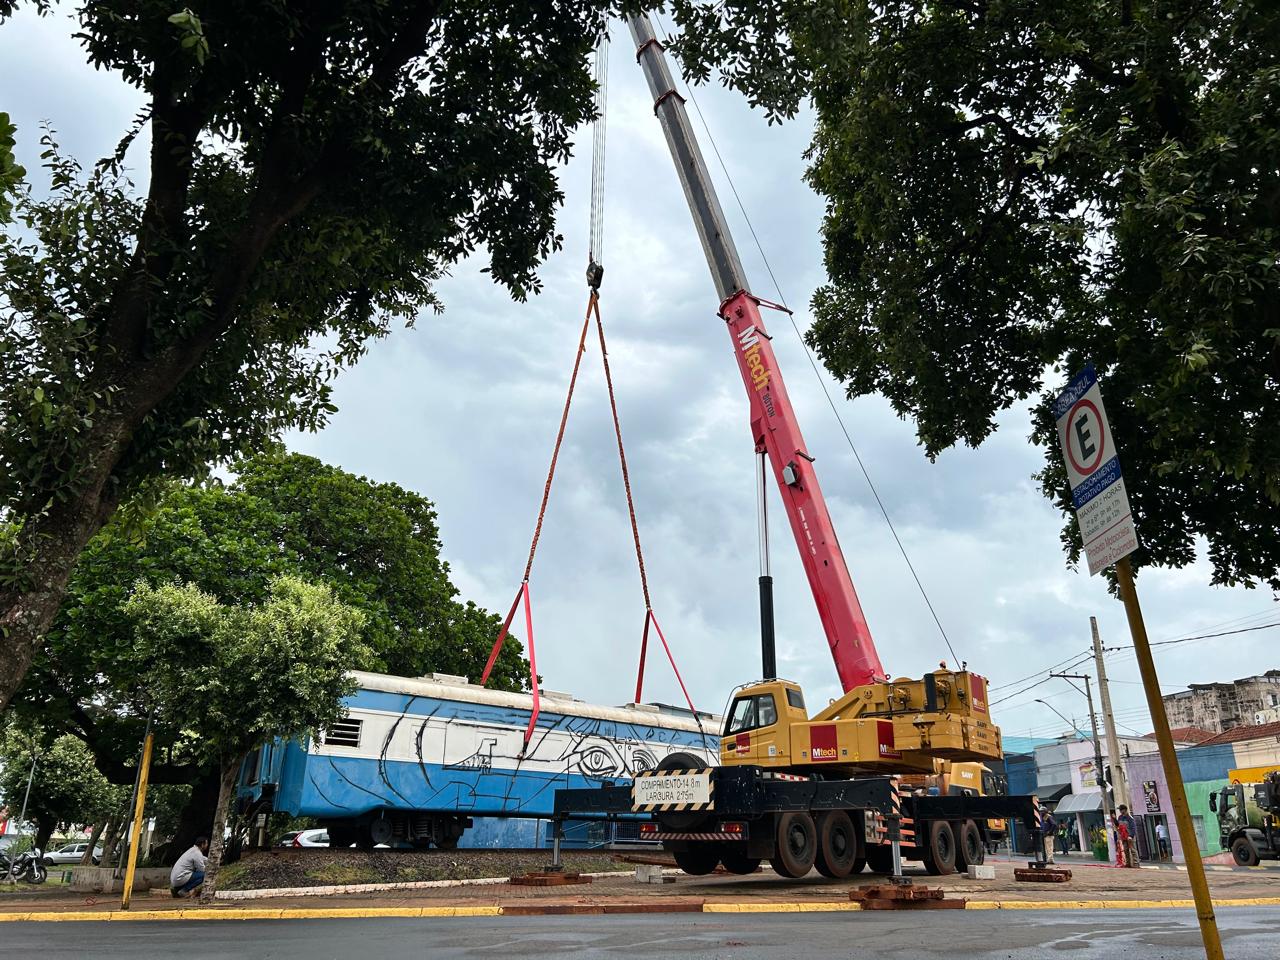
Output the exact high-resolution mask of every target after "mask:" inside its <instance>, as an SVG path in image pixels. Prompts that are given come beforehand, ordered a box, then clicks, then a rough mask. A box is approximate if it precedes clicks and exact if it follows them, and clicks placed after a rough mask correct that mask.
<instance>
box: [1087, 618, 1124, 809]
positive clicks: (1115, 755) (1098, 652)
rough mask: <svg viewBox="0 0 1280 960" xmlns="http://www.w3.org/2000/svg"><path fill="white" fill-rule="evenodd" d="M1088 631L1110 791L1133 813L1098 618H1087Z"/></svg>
mask: <svg viewBox="0 0 1280 960" xmlns="http://www.w3.org/2000/svg"><path fill="white" fill-rule="evenodd" d="M1089 629H1090V630H1091V631H1092V632H1093V662H1094V664H1095V665H1096V667H1097V673H1098V695H1099V697H1100V699H1101V700H1102V724H1103V728H1104V729H1105V730H1106V732H1107V760H1108V762H1109V764H1110V766H1111V789H1113V790H1114V791H1115V792H1116V803H1117V804H1123V805H1124V806H1126V807H1128V808H1129V812H1130V813H1132V812H1133V804H1132V803H1131V802H1130V801H1129V784H1128V783H1127V782H1126V781H1125V778H1124V768H1123V767H1122V766H1121V764H1120V739H1119V738H1118V737H1117V736H1116V718H1115V715H1114V714H1113V713H1112V712H1111V688H1110V687H1109V686H1108V685H1107V667H1106V664H1104V663H1103V659H1102V637H1100V636H1099V635H1098V618H1097V617H1090V618H1089Z"/></svg>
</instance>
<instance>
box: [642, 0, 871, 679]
mask: <svg viewBox="0 0 1280 960" xmlns="http://www.w3.org/2000/svg"><path fill="white" fill-rule="evenodd" d="M627 22H628V25H629V27H630V29H631V34H632V36H633V37H634V39H635V42H636V59H637V60H638V61H639V62H640V65H641V66H642V67H643V69H644V73H645V77H646V79H647V80H648V83H649V89H650V92H651V93H652V94H653V98H654V113H655V114H657V116H658V119H659V120H660V121H661V122H662V128H663V131H664V133H665V134H666V138H667V145H668V147H670V149H671V156H672V159H674V160H675V164H676V170H677V173H678V174H679V176H680V182H681V185H682V186H683V187H684V193H685V198H686V200H687V201H688V203H689V209H690V212H691V213H692V214H693V220H694V225H695V226H696V227H697V230H698V235H699V237H700V238H701V240H702V246H703V251H704V253H705V254H706V257H707V264H708V266H709V267H710V268H711V274H712V278H713V279H714V280H715V283H716V289H717V292H718V293H719V295H720V310H719V314H720V316H721V318H723V319H724V321H725V324H726V325H727V326H728V330H729V335H730V337H731V338H732V342H733V348H734V354H735V356H736V357H737V359H738V369H739V371H740V372H741V374H742V382H743V385H744V386H745V387H746V390H747V396H748V398H749V400H750V403H751V435H752V438H753V440H754V441H755V445H756V451H757V452H758V453H763V454H765V455H766V456H767V457H768V460H769V464H770V467H771V469H772V471H773V476H774V479H775V481H776V482H777V484H778V489H779V491H781V494H782V502H783V504H784V506H785V507H786V511H787V519H788V520H789V521H790V524H791V533H792V535H793V536H794V537H795V541H796V546H797V547H798V548H799V550H800V559H801V560H802V561H803V563H804V570H805V574H806V576H808V578H809V586H810V588H811V589H812V591H813V599H814V602H815V603H816V604H817V607H818V616H819V618H820V619H821V621H822V628H823V630H824V631H825V632H826V636H827V645H828V646H829V647H830V648H831V657H832V659H833V660H834V661H835V665H836V672H837V673H838V674H839V676H840V683H841V685H842V686H843V688H844V689H845V691H846V692H847V691H849V690H851V689H852V688H853V687H857V686H862V685H863V684H868V683H873V682H876V681H878V680H883V679H885V677H886V674H885V671H884V668H883V667H882V666H881V664H880V657H879V654H877V652H876V648H875V644H874V643H873V642H872V639H871V630H870V628H869V627H868V626H867V620H866V617H865V616H864V615H863V612H862V605H861V604H860V603H859V602H858V594H857V591H855V590H854V587H853V579H852V578H851V577H850V575H849V567H848V564H847V563H846V562H845V559H844V554H843V552H842V551H841V550H840V543H839V541H838V540H837V539H836V532H835V527H834V526H833V525H832V522H831V514H830V512H829V511H828V510H827V504H826V500H825V499H823V496H822V488H821V487H820V486H819V484H818V475H817V472H816V471H815V469H814V463H813V457H812V456H810V455H809V451H808V447H807V446H806V445H805V442H804V436H803V434H802V433H801V432H800V424H799V422H798V420H797V419H796V414H795V410H794V409H793V408H792V406H791V400H790V398H789V397H788V396H787V388H786V385H785V383H784V382H783V379H782V372H781V370H779V368H778V362H777V359H776V358H775V357H774V354H773V346H772V345H771V344H770V342H769V334H768V332H767V331H766V330H765V326H764V321H763V320H762V319H761V316H760V304H761V303H762V302H763V301H761V300H760V299H759V298H757V297H755V296H753V295H752V294H751V292H750V290H749V289H748V288H747V284H746V280H745V277H744V274H743V270H742V264H741V262H740V260H739V259H738V252H737V249H736V248H735V247H734V244H733V238H732V236H730V234H729V228H728V225H727V224H726V222H725V219H724V213H723V211H722V210H721V208H720V202H719V200H718V199H717V197H716V193H715V189H714V187H713V186H712V183H711V180H710V177H709V176H708V175H707V168H706V164H705V162H704V161H703V158H702V153H701V151H700V150H699V149H698V144H697V140H696V139H695V138H694V135H693V130H692V127H691V126H690V124H689V118H688V114H687V113H686V112H685V109H684V99H683V98H682V97H681V96H680V95H679V94H678V93H677V92H676V90H675V83H674V82H673V80H672V78H671V73H670V71H669V70H668V68H667V63H666V58H665V57H664V55H663V52H662V45H661V44H660V43H659V42H658V40H657V38H656V37H655V36H654V33H653V27H652V25H651V24H650V23H649V18H648V17H646V16H635V17H629V18H628V20H627ZM766 605H768V606H769V607H771V601H770V600H767V599H766V597H765V596H764V595H763V593H762V619H763V620H764V621H765V623H766V624H771V621H772V610H771V609H769V610H767V611H766V610H764V609H763V608H764V607H765V606H766ZM770 629H771V628H770V626H766V628H765V633H766V638H765V644H766V652H765V663H766V668H765V669H766V672H769V670H770V667H771V663H772V650H771V649H770V648H771V645H772V638H771V637H769V636H768V634H769V632H770Z"/></svg>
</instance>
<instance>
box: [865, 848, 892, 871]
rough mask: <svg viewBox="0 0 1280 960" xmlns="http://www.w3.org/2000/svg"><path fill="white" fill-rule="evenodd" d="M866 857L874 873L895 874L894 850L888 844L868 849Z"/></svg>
mask: <svg viewBox="0 0 1280 960" xmlns="http://www.w3.org/2000/svg"><path fill="white" fill-rule="evenodd" d="M866 856H867V866H869V867H870V868H871V872H872V873H883V874H886V875H887V874H891V873H893V850H892V849H891V848H890V847H889V845H888V844H887V843H884V844H876V845H875V846H873V847H867V853H866Z"/></svg>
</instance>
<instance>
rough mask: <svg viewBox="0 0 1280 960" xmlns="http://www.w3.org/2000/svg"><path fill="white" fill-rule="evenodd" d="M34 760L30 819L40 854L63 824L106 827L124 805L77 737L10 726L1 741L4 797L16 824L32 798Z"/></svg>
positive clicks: (0, 789) (0, 787)
mask: <svg viewBox="0 0 1280 960" xmlns="http://www.w3.org/2000/svg"><path fill="white" fill-rule="evenodd" d="M33 756H34V758H35V775H34V777H32V779H31V794H30V796H29V797H28V799H27V819H28V820H29V821H31V823H33V824H35V827H36V846H37V847H39V848H40V849H41V850H44V849H46V847H48V844H49V838H50V837H51V836H53V832H54V831H55V830H56V829H57V828H58V827H59V825H64V826H66V825H71V824H97V823H101V822H103V821H105V820H106V819H107V817H109V816H110V815H111V814H112V813H113V812H115V808H116V807H117V806H119V804H120V803H121V802H122V800H123V797H122V792H123V791H122V790H121V788H118V787H113V786H112V785H111V784H110V783H108V782H107V780H106V778H105V777H103V776H102V774H100V773H99V772H98V771H97V770H96V769H95V768H94V764H93V756H92V754H90V753H89V751H88V749H87V748H86V747H85V745H84V744H83V743H81V742H80V741H79V740H77V739H76V738H75V737H71V736H66V735H63V736H60V737H51V736H48V735H47V734H45V733H44V732H43V731H36V732H34V733H32V732H30V731H27V730H21V729H18V728H17V727H15V725H14V724H12V723H9V724H6V728H5V730H4V732H3V735H2V736H0V795H3V796H4V802H5V803H6V804H8V806H9V809H10V812H11V815H12V816H13V818H14V819H15V820H16V819H17V817H18V814H19V812H20V811H21V809H22V802H23V798H24V797H26V796H27V778H28V776H30V775H31V761H32V758H33ZM95 839H96V838H95Z"/></svg>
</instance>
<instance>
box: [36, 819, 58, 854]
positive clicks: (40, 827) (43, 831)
mask: <svg viewBox="0 0 1280 960" xmlns="http://www.w3.org/2000/svg"><path fill="white" fill-rule="evenodd" d="M56 826H57V823H56V822H55V821H53V820H37V821H36V848H37V849H38V850H39V851H40V852H41V853H48V850H46V849H45V848H46V847H48V846H49V838H50V837H52V836H53V828H54V827H56Z"/></svg>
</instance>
